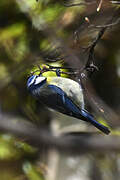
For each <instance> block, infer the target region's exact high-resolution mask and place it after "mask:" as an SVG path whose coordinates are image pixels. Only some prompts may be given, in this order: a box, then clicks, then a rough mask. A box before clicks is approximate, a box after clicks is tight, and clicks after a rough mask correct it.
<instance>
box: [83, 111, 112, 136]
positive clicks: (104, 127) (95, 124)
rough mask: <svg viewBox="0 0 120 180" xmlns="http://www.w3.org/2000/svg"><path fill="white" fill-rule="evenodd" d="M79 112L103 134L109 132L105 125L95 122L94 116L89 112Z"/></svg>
mask: <svg viewBox="0 0 120 180" xmlns="http://www.w3.org/2000/svg"><path fill="white" fill-rule="evenodd" d="M81 113H82V115H83V116H84V117H85V118H86V119H87V121H88V122H90V123H91V124H93V125H94V126H95V127H96V128H98V129H99V130H101V131H102V132H104V133H105V134H109V133H110V130H109V129H108V128H107V127H106V126H104V125H102V124H100V123H99V122H97V121H96V120H94V117H93V116H92V115H91V114H90V113H89V112H87V111H85V110H81Z"/></svg>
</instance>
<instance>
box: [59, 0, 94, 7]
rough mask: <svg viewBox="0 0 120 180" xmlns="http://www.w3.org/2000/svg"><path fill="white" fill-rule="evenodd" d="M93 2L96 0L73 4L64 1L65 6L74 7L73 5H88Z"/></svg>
mask: <svg viewBox="0 0 120 180" xmlns="http://www.w3.org/2000/svg"><path fill="white" fill-rule="evenodd" d="M91 4H96V1H93V2H81V3H71V4H68V3H65V2H64V3H63V5H64V6H65V7H72V6H86V5H91Z"/></svg>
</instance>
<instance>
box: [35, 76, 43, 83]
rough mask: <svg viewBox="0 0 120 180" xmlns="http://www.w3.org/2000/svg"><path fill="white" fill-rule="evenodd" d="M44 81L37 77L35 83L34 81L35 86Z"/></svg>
mask: <svg viewBox="0 0 120 180" xmlns="http://www.w3.org/2000/svg"><path fill="white" fill-rule="evenodd" d="M44 79H45V77H37V78H36V81H35V85H37V84H39V83H41V82H42V81H43V80H44Z"/></svg>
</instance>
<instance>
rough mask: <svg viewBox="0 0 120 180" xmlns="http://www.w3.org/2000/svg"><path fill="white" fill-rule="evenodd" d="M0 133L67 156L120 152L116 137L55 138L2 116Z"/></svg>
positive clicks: (31, 126)
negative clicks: (9, 134) (52, 149)
mask: <svg viewBox="0 0 120 180" xmlns="http://www.w3.org/2000/svg"><path fill="white" fill-rule="evenodd" d="M0 131H1V132H5V133H11V134H13V135H16V136H17V137H20V138H24V139H25V140H26V141H27V142H29V143H30V144H31V145H33V146H36V147H38V148H41V145H43V144H44V145H46V147H47V148H54V149H56V150H58V151H60V152H62V153H67V154H73V153H74V155H75V154H78V155H80V154H81V153H94V152H95V153H96V152H98V153H102V152H104V153H105V152H111V151H120V138H119V137H117V136H112V135H111V136H102V135H100V134H98V135H97V134H95V135H94V134H92V133H77V134H76V133H75V134H74V133H72V134H64V135H61V136H59V137H55V136H53V135H52V134H51V133H50V132H48V131H47V130H46V129H42V128H38V127H36V126H35V125H33V124H32V123H30V122H27V121H23V120H22V119H20V120H19V119H18V117H14V116H6V115H2V116H1V117H0Z"/></svg>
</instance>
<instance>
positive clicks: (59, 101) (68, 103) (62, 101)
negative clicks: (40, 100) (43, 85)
mask: <svg viewBox="0 0 120 180" xmlns="http://www.w3.org/2000/svg"><path fill="white" fill-rule="evenodd" d="M48 87H49V88H50V89H51V90H52V91H53V92H54V97H53V96H52V97H51V99H49V100H50V101H49V102H50V104H49V106H50V107H51V108H53V109H55V110H57V111H59V112H61V113H64V114H67V115H69V116H73V117H75V118H78V119H81V120H84V121H87V122H90V123H91V124H93V125H94V126H95V127H96V128H98V129H100V130H101V131H102V132H104V133H105V134H109V133H110V131H109V129H108V128H107V127H105V126H103V125H102V124H100V123H99V122H97V121H95V120H94V117H93V116H92V115H91V114H90V113H89V112H87V111H85V110H83V109H80V108H79V107H78V106H77V105H76V104H74V103H73V102H72V100H71V99H70V98H69V97H68V96H67V94H66V93H65V92H64V91H63V90H62V89H61V88H59V87H57V86H55V85H48ZM54 101H55V102H54Z"/></svg>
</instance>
